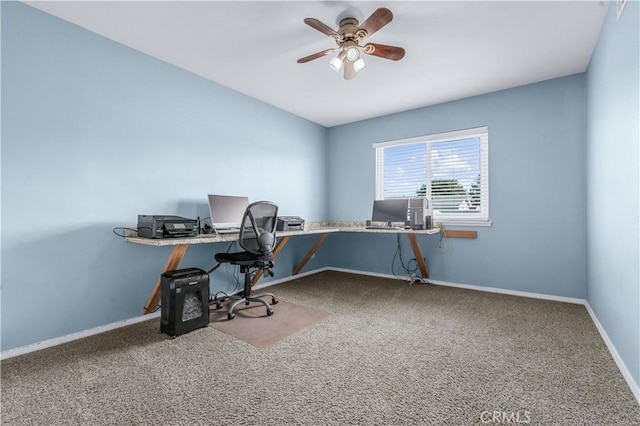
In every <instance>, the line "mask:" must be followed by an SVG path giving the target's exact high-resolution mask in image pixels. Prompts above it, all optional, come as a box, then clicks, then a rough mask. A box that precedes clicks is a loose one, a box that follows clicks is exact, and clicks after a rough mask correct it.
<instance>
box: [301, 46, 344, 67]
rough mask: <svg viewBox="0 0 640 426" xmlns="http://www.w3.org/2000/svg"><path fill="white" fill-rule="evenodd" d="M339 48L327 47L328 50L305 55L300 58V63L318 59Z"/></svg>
mask: <svg viewBox="0 0 640 426" xmlns="http://www.w3.org/2000/svg"><path fill="white" fill-rule="evenodd" d="M336 50H337V49H327V50H323V51H322V52H317V53H314V54H313V55H309V56H305V57H304V58H300V59H298V61H297V62H298V63H299V64H304V63H305V62H309V61H313V60H314V59H318V58H321V57H323V56H325V55H328V54H329V53H332V52H335V51H336Z"/></svg>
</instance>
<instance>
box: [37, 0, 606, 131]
mask: <svg viewBox="0 0 640 426" xmlns="http://www.w3.org/2000/svg"><path fill="white" fill-rule="evenodd" d="M26 3H27V4H29V5H32V6H34V7H36V8H38V9H41V10H43V11H45V12H48V13H51V14H52V15H55V16H58V17H60V18H62V19H65V20H67V21H69V22H72V23H75V24H77V25H79V26H81V27H84V28H86V29H89V30H91V31H93V32H96V33H98V34H100V35H103V36H105V37H108V38H110V39H112V40H115V41H117V42H119V43H122V44H124V45H126V46H130V47H132V48H134V49H137V50H139V51H141V52H144V53H147V54H149V55H151V56H153V57H156V58H158V59H161V60H163V61H166V62H169V63H171V64H174V65H176V66H179V67H181V68H184V69H186V70H189V71H191V72H193V73H195V74H197V75H200V76H202V77H205V78H207V79H210V80H213V81H216V82H218V83H220V84H222V85H224V86H227V87H230V88H232V89H235V90H237V91H238V92H241V93H244V94H246V95H249V96H251V97H254V98H257V99H260V100H262V101H264V102H267V103H269V104H272V105H275V106H276V107H279V108H282V109H283V110H286V111H289V112H291V113H293V114H296V115H298V116H301V117H304V118H307V119H309V120H311V121H314V122H316V123H319V124H321V125H324V126H335V125H339V124H343V123H349V122H353V121H358V120H362V119H367V118H372V117H377V116H381V115H386V114H390V113H395V112H400V111H406V110H410V109H414V108H418V107H423V106H428V105H434V104H438V103H442V102H447V101H451V100H455V99H461V98H466V97H469V96H474V95H479V94H483V93H489V92H493V91H496V90H501V89H506V88H510V87H516V86H520V85H523V84H528V83H533V82H537V81H542V80H547V79H550V78H556V77H561V76H565V75H570V74H575V73H579V72H583V71H585V70H586V68H587V65H588V63H589V58H590V57H591V53H592V51H593V48H594V45H595V42H596V40H597V37H598V34H599V33H600V27H601V26H602V22H603V19H604V15H605V13H606V9H607V6H608V2H600V1H579V2H566V1H532V2H524V1H501V2H489V1H471V2H461V1H421V2H419V1H409V2H405V1H387V2H363V1H296V2H294V1H283V2H271V1H257V2H247V1H225V2H223V1H196V2H181V1H160V2H155V1H142V2H130V1H111V2H96V1H86V2H79V1H75V2H31V1H29V2H26ZM383 6H384V7H388V8H389V9H391V11H392V12H393V15H394V19H393V21H392V22H391V23H390V24H388V25H387V26H385V27H384V28H382V29H381V30H380V31H378V32H377V33H375V34H374V35H373V36H372V37H370V38H369V39H367V41H371V42H375V43H382V44H389V45H395V46H401V47H404V48H405V50H406V56H405V57H404V59H402V60H400V61H398V62H394V61H390V60H386V59H381V58H378V57H373V56H366V55H365V60H366V62H367V65H368V66H367V68H365V69H364V70H362V71H361V72H360V73H359V74H358V76H357V77H356V78H355V79H353V80H344V79H343V78H342V75H341V74H339V73H336V72H334V71H333V70H332V69H331V68H329V66H328V62H329V59H330V58H331V57H330V56H325V57H322V58H320V59H316V60H314V61H311V62H309V63H306V64H298V63H296V60H297V59H298V58H300V57H303V56H307V55H310V54H312V53H315V52H318V51H321V50H324V49H328V48H332V47H335V42H334V41H333V40H332V39H330V38H329V37H327V36H325V35H324V34H322V33H320V32H319V31H316V30H314V29H313V28H311V27H309V26H307V25H305V24H304V23H303V19H304V18H306V17H313V18H317V19H319V20H320V21H322V22H324V23H325V24H327V25H328V26H330V27H332V28H334V29H337V27H338V25H337V22H336V19H337V17H338V16H340V15H343V16H344V12H345V11H347V10H350V11H352V12H353V14H355V17H357V18H359V20H360V22H363V21H364V19H366V18H367V17H368V16H369V15H370V14H371V13H372V12H373V11H374V10H375V9H377V8H378V7H383Z"/></svg>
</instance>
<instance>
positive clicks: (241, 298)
mask: <svg viewBox="0 0 640 426" xmlns="http://www.w3.org/2000/svg"><path fill="white" fill-rule="evenodd" d="M240 272H243V273H244V290H243V292H242V293H241V294H232V295H230V296H223V297H221V298H217V297H216V298H215V299H214V300H213V302H215V304H216V309H220V308H222V302H224V301H226V300H233V303H232V304H231V305H230V306H229V310H228V311H227V318H229V319H230V320H232V319H234V318H235V316H236V314H235V312H234V311H235V309H236V307H238V306H239V305H240V304H242V303H244V304H245V305H247V306H249V304H251V302H258V303H262V304H263V305H264V306H265V308H267V316H268V317H270V316H271V315H273V309H271V305H275V304H277V303H278V298H277V297H276V296H274V295H273V294H272V293H260V294H251V273H250V267H249V266H247V265H241V267H240ZM261 297H271V305H269V303H267V302H266V301H264V300H262V299H261Z"/></svg>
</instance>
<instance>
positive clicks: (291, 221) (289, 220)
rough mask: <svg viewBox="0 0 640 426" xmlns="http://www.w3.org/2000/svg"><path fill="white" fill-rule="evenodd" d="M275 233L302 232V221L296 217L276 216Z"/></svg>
mask: <svg viewBox="0 0 640 426" xmlns="http://www.w3.org/2000/svg"><path fill="white" fill-rule="evenodd" d="M276 231H304V219H301V218H300V217H298V216H278V223H277V225H276Z"/></svg>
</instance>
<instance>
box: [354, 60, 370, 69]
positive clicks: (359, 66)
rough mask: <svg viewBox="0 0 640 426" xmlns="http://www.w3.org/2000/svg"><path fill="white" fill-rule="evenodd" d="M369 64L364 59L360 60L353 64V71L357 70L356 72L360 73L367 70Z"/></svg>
mask: <svg viewBox="0 0 640 426" xmlns="http://www.w3.org/2000/svg"><path fill="white" fill-rule="evenodd" d="M366 66H367V64H366V63H365V62H364V59H362V58H358V60H356V61H355V62H354V63H353V69H355V70H356V72H358V71H360V70H361V69H363V68H366Z"/></svg>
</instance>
